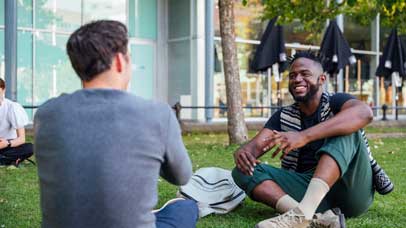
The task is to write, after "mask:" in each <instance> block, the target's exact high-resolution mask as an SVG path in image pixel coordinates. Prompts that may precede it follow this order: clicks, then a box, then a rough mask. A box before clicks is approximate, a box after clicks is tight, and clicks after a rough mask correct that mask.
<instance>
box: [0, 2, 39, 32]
mask: <svg viewBox="0 0 406 228" xmlns="http://www.w3.org/2000/svg"><path fill="white" fill-rule="evenodd" d="M3 4H4V3H3ZM17 10H18V12H17V25H18V26H19V27H28V28H30V27H32V0H20V1H17Z"/></svg>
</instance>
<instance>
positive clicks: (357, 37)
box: [344, 15, 371, 50]
mask: <svg viewBox="0 0 406 228" xmlns="http://www.w3.org/2000/svg"><path fill="white" fill-rule="evenodd" d="M344 37H345V39H347V41H348V43H349V44H350V47H351V48H354V49H358V50H371V26H370V25H368V26H362V25H360V24H357V23H356V22H355V20H354V19H353V18H352V17H351V16H349V15H345V16H344Z"/></svg>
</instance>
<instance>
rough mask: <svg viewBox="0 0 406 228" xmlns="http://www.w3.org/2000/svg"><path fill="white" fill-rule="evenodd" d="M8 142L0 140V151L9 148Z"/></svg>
mask: <svg viewBox="0 0 406 228" xmlns="http://www.w3.org/2000/svg"><path fill="white" fill-rule="evenodd" d="M7 146H8V141H7V140H6V139H3V138H0V149H4V148H7Z"/></svg>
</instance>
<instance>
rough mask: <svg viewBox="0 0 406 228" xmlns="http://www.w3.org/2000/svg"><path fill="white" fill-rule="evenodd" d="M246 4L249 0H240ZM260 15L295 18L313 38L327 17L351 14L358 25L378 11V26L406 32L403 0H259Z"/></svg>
mask: <svg viewBox="0 0 406 228" xmlns="http://www.w3.org/2000/svg"><path fill="white" fill-rule="evenodd" d="M242 3H243V4H250V0H242ZM263 4H264V12H263V17H264V19H271V18H273V17H275V16H279V19H278V23H280V24H289V23H291V22H293V21H294V20H299V21H300V22H301V24H302V25H303V30H305V31H308V32H310V35H309V37H307V38H308V39H310V40H312V39H315V37H314V36H315V34H321V32H322V30H323V28H324V27H325V24H326V21H327V20H328V19H334V18H335V17H336V16H337V15H339V14H341V13H342V14H346V15H351V16H352V17H353V18H354V19H355V21H356V22H357V23H359V24H361V25H369V24H370V23H371V21H372V20H374V19H375V17H376V15H377V14H378V13H379V14H380V22H381V25H382V26H385V27H391V28H397V29H398V31H399V32H400V33H406V23H405V21H406V1H405V0H343V1H342V3H337V1H336V0H318V1H309V0H263Z"/></svg>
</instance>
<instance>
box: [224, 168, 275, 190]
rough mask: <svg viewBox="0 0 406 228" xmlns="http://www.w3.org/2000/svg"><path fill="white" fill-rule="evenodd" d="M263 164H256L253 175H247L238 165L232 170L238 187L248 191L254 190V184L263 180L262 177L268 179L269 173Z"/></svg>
mask: <svg viewBox="0 0 406 228" xmlns="http://www.w3.org/2000/svg"><path fill="white" fill-rule="evenodd" d="M262 166H263V165H262V164H259V165H257V166H255V168H254V172H253V175H252V176H250V175H245V174H244V173H243V172H241V170H239V169H238V168H237V167H235V168H234V169H233V170H232V172H231V175H232V177H233V179H234V182H235V183H236V184H237V185H238V187H240V188H241V189H242V190H244V191H245V192H246V193H248V192H247V191H250V190H252V188H253V185H256V183H257V182H262V179H266V177H265V176H267V174H266V171H265V169H264V167H262Z"/></svg>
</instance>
